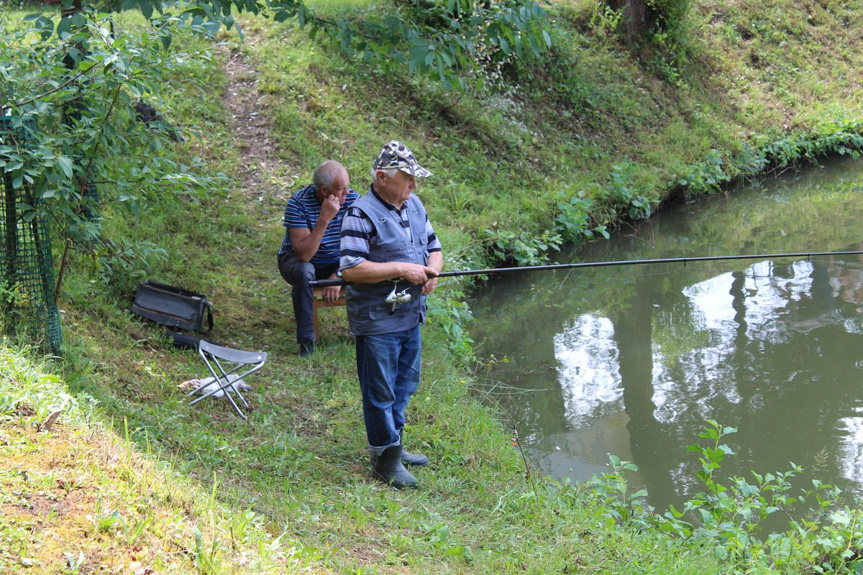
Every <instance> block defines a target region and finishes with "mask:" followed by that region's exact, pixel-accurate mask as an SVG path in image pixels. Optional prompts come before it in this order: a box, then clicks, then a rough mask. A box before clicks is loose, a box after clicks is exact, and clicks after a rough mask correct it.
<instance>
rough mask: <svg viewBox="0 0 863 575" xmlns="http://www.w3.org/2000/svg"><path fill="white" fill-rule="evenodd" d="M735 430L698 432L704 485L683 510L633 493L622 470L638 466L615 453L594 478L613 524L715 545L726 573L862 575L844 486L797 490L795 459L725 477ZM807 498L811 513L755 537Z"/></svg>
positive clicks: (854, 516) (716, 427) (856, 518)
mask: <svg viewBox="0 0 863 575" xmlns="http://www.w3.org/2000/svg"><path fill="white" fill-rule="evenodd" d="M735 431H736V430H735V429H734V428H731V427H722V426H721V425H720V424H718V423H717V422H715V421H712V420H708V421H707V422H706V425H705V427H704V429H703V430H702V432H701V433H700V434H699V437H701V438H702V439H704V440H705V441H704V442H703V443H700V444H693V445H690V446H689V448H688V450H689V451H690V452H693V453H696V454H697V455H698V461H699V463H700V465H701V468H700V470H699V471H698V472H696V478H697V479H698V481H699V482H700V484H701V485H702V487H703V491H701V492H699V493H697V494H695V495H694V496H693V497H692V498H691V499H689V500H687V501H686V502H685V503H684V504H683V507H682V509H680V510H678V509H677V508H676V507H675V506H673V505H672V506H670V507H669V509H668V511H666V512H664V513H662V514H659V513H655V512H654V510H653V509H652V508H650V507H649V506H647V505H646V503H644V501H645V499H646V497H647V493H646V492H645V491H644V490H638V491H636V492H635V493H630V487H629V485H628V484H627V481H626V479H625V476H624V475H625V473H626V472H627V471H636V470H637V468H636V467H635V466H634V465H633V464H631V463H628V462H621V461H620V460H618V459H617V458H616V457H614V456H611V464H612V468H613V470H612V472H611V473H607V474H603V475H602V476H600V477H595V478H594V479H593V480H592V481H591V486H592V488H593V489H592V492H591V497H593V498H595V500H596V501H597V502H599V503H600V504H601V505H602V506H603V507H604V508H605V509H606V516H607V518H608V519H609V521H610V522H611V525H617V526H619V527H621V528H627V529H633V528H634V529H639V530H646V531H657V532H659V533H663V534H665V535H667V536H669V537H671V538H673V539H676V540H679V541H681V542H688V543H694V544H696V545H698V546H699V547H701V548H704V549H708V550H710V551H711V552H712V553H713V554H714V555H715V556H716V558H717V559H719V560H721V561H722V563H723V565H725V566H726V569H727V572H731V573H751V572H763V571H765V572H766V571H771V572H772V571H774V570H775V571H779V572H799V571H801V570H803V571H807V572H816V573H827V572H831V573H833V572H840V573H858V572H859V570H860V567H861V566H863V563H861V559H860V555H859V553H860V542H861V541H863V525H861V522H860V513H859V511H853V512H852V511H850V510H849V509H847V508H841V507H838V506H837V501H838V497H839V489H838V488H836V487H834V486H832V485H826V484H823V483H821V482H820V481H818V480H813V481H812V488H811V489H808V490H803V491H800V492H797V493H795V490H794V488H793V486H792V480H793V479H794V478H795V477H797V476H798V475H799V474H800V473H801V472H802V469H801V468H800V467H799V466H797V465H794V464H793V463H792V464H791V469H790V470H789V471H785V472H778V473H766V474H759V473H756V472H754V471H753V472H751V475H752V480H749V479H746V478H744V477H731V478H729V479H728V480H727V482H724V483H723V482H720V479H719V478H718V475H719V473H720V471H721V469H722V464H723V462H724V461H725V459H726V457H729V456H732V455H734V451H733V450H732V449H731V448H730V447H729V446H728V445H727V444H726V443H724V439H725V437H726V436H727V435H729V434H732V433H735ZM806 504H810V505H811V507H810V508H809V509H810V510H809V512H808V514H807V515H806V517H805V518H804V519H789V521H788V524H789V529H788V530H786V531H775V532H772V533H770V534H769V535H767V536H766V537H758V536H757V534H759V533H761V532H762V531H763V530H764V524H765V521H766V520H767V519H768V518H769V517H771V516H773V515H777V514H781V515H784V516H787V517H789V518H790V517H791V516H792V511H794V512H795V514H796V516H800V515H801V514H802V512H804V511H805V510H806V507H804V506H805V505H806Z"/></svg>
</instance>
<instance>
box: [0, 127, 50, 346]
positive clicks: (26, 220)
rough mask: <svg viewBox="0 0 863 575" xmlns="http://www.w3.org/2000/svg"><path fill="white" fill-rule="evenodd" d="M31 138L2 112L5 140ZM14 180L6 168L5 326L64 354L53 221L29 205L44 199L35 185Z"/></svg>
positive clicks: (0, 207)
mask: <svg viewBox="0 0 863 575" xmlns="http://www.w3.org/2000/svg"><path fill="white" fill-rule="evenodd" d="M26 140H27V133H26V130H25V129H22V128H20V127H18V128H15V127H13V125H12V118H11V117H9V116H0V143H2V144H3V145H7V146H11V147H24V146H26V145H27V141H26ZM0 158H2V156H0ZM12 183H13V179H12V176H11V174H5V173H4V174H3V176H2V181H0V192H2V200H0V235H2V237H3V242H2V244H0V266H2V269H0V306H2V309H3V312H4V316H5V317H4V319H5V322H4V323H5V326H6V331H7V333H8V334H9V335H15V336H18V337H21V338H24V339H25V340H26V341H30V342H32V343H35V344H38V345H40V346H41V347H43V348H47V349H49V350H50V351H51V352H53V353H59V352H60V347H61V345H62V343H63V335H62V333H61V330H60V314H59V312H58V311H57V302H56V301H55V299H54V265H53V261H54V260H53V258H52V256H51V236H50V233H49V230H48V225H47V223H46V222H45V218H44V217H41V216H36V217H33V215H34V212H33V211H32V208H30V207H28V206H33V207H39V203H40V201H41V200H39V199H36V198H34V197H33V193H32V189H31V187H30V186H28V185H27V184H26V183H24V184H23V185H21V186H19V187H18V188H17V189H15V188H14V187H13V185H12ZM36 213H37V214H38V213H39V212H36Z"/></svg>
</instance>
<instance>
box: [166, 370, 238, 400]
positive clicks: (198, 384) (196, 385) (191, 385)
mask: <svg viewBox="0 0 863 575" xmlns="http://www.w3.org/2000/svg"><path fill="white" fill-rule="evenodd" d="M228 380H229V381H230V382H231V383H232V384H234V386H235V387H236V388H237V389H239V390H240V391H251V389H252V387H251V386H250V385H249V384H247V383H246V382H245V381H243V380H242V379H240V378H239V377H238V376H237V375H236V374H233V373H232V374H231V375H229V376H228ZM213 381H214V378H212V377H205V378H203V379H197V378H196V379H189V380H186V381H184V382H183V383H181V384H179V385H178V386H177V387H179V388H180V389H197V390H198V393H201V394H205V393H209V392H211V391H213V388H214V387H215V385H210V384H211V383H213ZM223 395H225V392H224V391H222V390H221V389H220V390H219V391H217V392H216V393H214V394H213V395H212V397H222V396H223Z"/></svg>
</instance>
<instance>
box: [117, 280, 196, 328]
mask: <svg viewBox="0 0 863 575" xmlns="http://www.w3.org/2000/svg"><path fill="white" fill-rule="evenodd" d="M210 307H211V306H210V302H208V301H207V296H205V295H203V294H199V293H195V292H193V291H189V290H186V289H183V288H178V287H174V286H169V285H165V284H160V283H156V282H151V281H145V282H144V283H142V284H140V285H139V286H138V291H137V293H136V294H135V301H133V302H132V313H134V314H137V315H139V316H141V317H145V318H147V319H149V320H151V321H154V322H156V323H158V324H160V325H164V326H167V327H171V328H174V329H182V330H187V331H198V332H203V333H208V332H210V331H211V330H212V329H213V312H212V310H211V309H210ZM205 318H206V324H207V327H206V331H205V330H204V321H205Z"/></svg>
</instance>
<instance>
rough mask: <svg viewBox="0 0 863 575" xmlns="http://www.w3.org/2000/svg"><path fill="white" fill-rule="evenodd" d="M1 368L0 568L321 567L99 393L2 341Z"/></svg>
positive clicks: (210, 570) (242, 570)
mask: <svg viewBox="0 0 863 575" xmlns="http://www.w3.org/2000/svg"><path fill="white" fill-rule="evenodd" d="M0 372H2V377H0V382H2V383H0V456H2V459H3V462H4V465H3V470H2V471H0V509H2V513H0V541H2V542H3V545H2V548H0V570H2V571H3V572H4V573H21V572H27V573H90V572H100V571H107V572H112V573H120V572H122V573H136V572H137V573H249V572H260V573H267V572H269V573H283V572H317V571H316V570H307V569H305V568H304V567H303V566H304V565H306V564H307V563H308V562H309V561H308V556H306V555H304V554H302V553H300V552H299V551H298V550H297V549H296V547H294V546H293V545H292V544H291V543H290V542H289V541H287V540H286V539H284V538H282V537H280V535H281V534H280V533H270V532H268V531H267V530H266V529H265V528H264V524H265V522H264V521H263V520H262V518H261V517H260V516H258V515H256V514H255V513H252V512H250V511H249V510H248V508H242V507H232V506H230V505H229V504H224V503H223V502H222V501H220V497H218V494H217V491H216V487H217V486H216V485H215V484H214V485H213V488H214V489H213V491H210V492H208V491H205V490H203V489H202V488H201V485H200V483H198V482H196V481H194V480H190V479H189V478H188V477H187V476H186V475H185V474H181V473H178V472H177V470H176V469H175V468H174V467H173V466H172V465H171V464H170V459H171V458H170V457H166V458H163V455H164V454H166V452H164V451H162V449H163V448H161V447H156V446H154V445H153V444H151V443H149V442H147V441H146V438H144V439H143V440H141V441H135V438H133V437H132V435H131V433H126V434H124V435H118V433H117V432H116V431H115V430H114V429H112V428H111V426H110V425H107V426H106V425H104V423H105V422H106V420H105V419H104V416H103V414H100V413H99V412H98V411H96V407H95V406H96V402H94V401H92V400H90V399H89V398H88V397H87V396H82V395H81V394H76V395H75V396H73V395H72V394H70V393H69V392H68V391H67V388H66V386H65V383H64V382H63V380H62V379H61V378H60V377H58V376H57V375H54V374H52V373H51V372H50V371H49V369H48V366H45V365H39V364H38V363H36V362H34V361H33V359H32V355H31V353H29V352H21V351H17V352H16V351H12V350H11V349H10V348H8V347H4V348H2V350H0ZM117 428H119V429H120V430H123V431H126V430H127V429H128V427H127V425H126V422H121V423H119V424H118V425H117Z"/></svg>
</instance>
